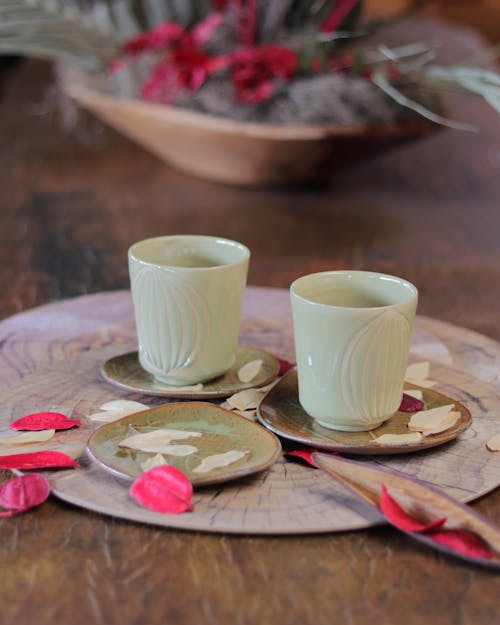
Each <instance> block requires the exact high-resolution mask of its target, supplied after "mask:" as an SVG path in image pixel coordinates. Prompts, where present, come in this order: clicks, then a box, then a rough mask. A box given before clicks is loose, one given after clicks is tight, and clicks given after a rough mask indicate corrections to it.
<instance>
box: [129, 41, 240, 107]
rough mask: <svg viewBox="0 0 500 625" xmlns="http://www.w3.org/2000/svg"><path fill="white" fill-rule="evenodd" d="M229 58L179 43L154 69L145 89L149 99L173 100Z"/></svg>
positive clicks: (204, 78) (143, 95) (145, 94)
mask: <svg viewBox="0 0 500 625" xmlns="http://www.w3.org/2000/svg"><path fill="white" fill-rule="evenodd" d="M227 63H228V59H227V58H226V57H222V56H220V57H212V56H209V55H208V54H205V53H204V52H202V51H201V50H199V49H198V48H196V47H189V46H186V47H182V46H179V47H178V48H176V49H175V50H174V51H173V52H172V53H171V54H168V55H167V56H166V57H164V58H163V59H162V60H161V61H160V62H159V63H157V65H156V66H155V67H154V68H153V70H152V72H151V73H150V75H149V77H148V78H147V80H146V82H145V83H144V85H143V87H142V91H141V96H142V97H143V98H144V99H146V100H151V101H154V102H163V103H165V104H168V103H170V102H173V101H174V100H175V98H176V97H177V95H178V94H179V91H180V90H182V89H187V90H188V91H195V90H196V89H198V88H199V87H200V86H201V85H202V84H203V83H204V82H205V80H206V79H207V76H209V74H211V73H212V72H214V71H216V70H218V69H220V68H222V67H224V66H226V65H227Z"/></svg>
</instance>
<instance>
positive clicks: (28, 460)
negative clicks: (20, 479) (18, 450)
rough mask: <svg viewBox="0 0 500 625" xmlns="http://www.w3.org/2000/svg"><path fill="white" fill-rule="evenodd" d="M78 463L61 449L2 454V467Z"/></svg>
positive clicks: (22, 467) (53, 467) (75, 465)
mask: <svg viewBox="0 0 500 625" xmlns="http://www.w3.org/2000/svg"><path fill="white" fill-rule="evenodd" d="M77 466H78V463H77V462H75V461H74V460H73V458H70V457H69V456H67V455H66V454H63V453H61V452H60V451H34V452H31V453H27V454H10V455H9V456H0V469H21V470H28V469H55V468H65V467H77Z"/></svg>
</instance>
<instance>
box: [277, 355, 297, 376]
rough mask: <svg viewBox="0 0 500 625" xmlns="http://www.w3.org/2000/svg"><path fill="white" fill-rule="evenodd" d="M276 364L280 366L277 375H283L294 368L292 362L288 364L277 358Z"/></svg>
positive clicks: (286, 361)
mask: <svg viewBox="0 0 500 625" xmlns="http://www.w3.org/2000/svg"><path fill="white" fill-rule="evenodd" d="M278 364H279V366H280V370H279V371H278V375H285V373H286V372H287V371H289V370H290V369H291V368H292V367H295V365H294V364H293V362H288V360H284V359H283V358H278Z"/></svg>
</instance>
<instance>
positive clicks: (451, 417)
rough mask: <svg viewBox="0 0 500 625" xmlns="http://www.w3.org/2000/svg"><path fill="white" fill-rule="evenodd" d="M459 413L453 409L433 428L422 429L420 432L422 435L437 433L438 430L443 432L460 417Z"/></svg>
mask: <svg viewBox="0 0 500 625" xmlns="http://www.w3.org/2000/svg"><path fill="white" fill-rule="evenodd" d="M460 416H461V415H460V413H459V412H454V411H453V410H452V411H451V412H450V413H449V414H448V417H447V418H446V419H445V420H444V421H443V422H442V423H441V425H438V426H437V427H435V428H433V429H428V430H422V434H423V435H424V436H430V435H431V434H439V432H444V431H445V430H449V429H450V428H452V427H453V426H454V425H455V423H456V422H457V421H458V420H459V419H460Z"/></svg>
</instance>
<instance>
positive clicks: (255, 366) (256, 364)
mask: <svg viewBox="0 0 500 625" xmlns="http://www.w3.org/2000/svg"><path fill="white" fill-rule="evenodd" d="M261 369H262V360H251V361H250V362H247V363H245V364H244V365H243V366H242V367H241V369H239V371H238V379H239V380H240V382H243V383H244V384H246V383H247V382H251V381H252V380H253V379H254V378H255V377H256V376H257V375H258V373H259V372H260V370H261Z"/></svg>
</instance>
